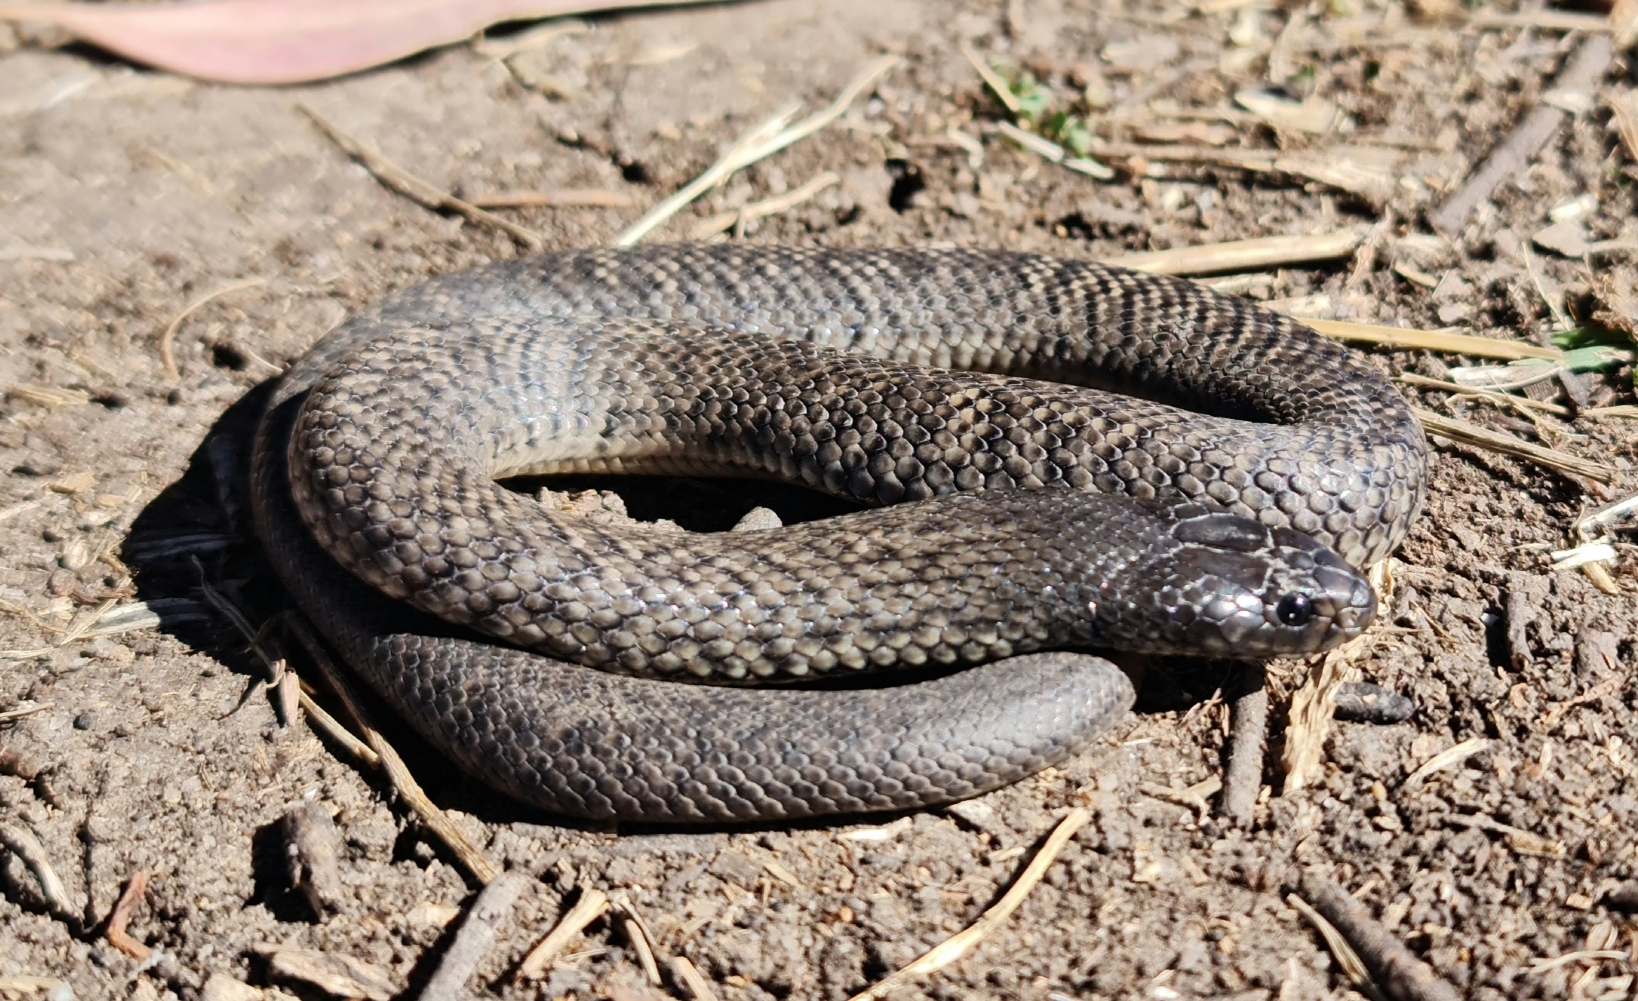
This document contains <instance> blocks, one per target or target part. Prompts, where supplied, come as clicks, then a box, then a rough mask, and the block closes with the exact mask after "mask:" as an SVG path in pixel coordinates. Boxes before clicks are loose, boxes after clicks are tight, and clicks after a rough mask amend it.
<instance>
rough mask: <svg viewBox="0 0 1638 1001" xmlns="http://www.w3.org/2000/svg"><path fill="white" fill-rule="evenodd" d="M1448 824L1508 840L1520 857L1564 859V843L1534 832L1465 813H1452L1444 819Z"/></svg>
mask: <svg viewBox="0 0 1638 1001" xmlns="http://www.w3.org/2000/svg"><path fill="white" fill-rule="evenodd" d="M1443 820H1444V822H1445V823H1447V824H1455V825H1456V826H1457V827H1469V828H1477V829H1478V830H1481V831H1491V832H1493V833H1496V834H1500V835H1503V836H1504V837H1506V838H1507V845H1508V847H1509V848H1512V849H1513V850H1514V851H1516V852H1518V853H1519V854H1520V855H1535V856H1537V857H1540V858H1563V857H1564V842H1562V841H1554V840H1553V839H1552V838H1544V837H1542V836H1541V835H1539V834H1536V833H1535V832H1534V831H1526V830H1525V829H1524V828H1522V827H1514V826H1512V825H1511V824H1504V823H1502V822H1500V821H1498V820H1492V819H1490V818H1489V817H1483V816H1474V815H1470V814H1465V813H1450V814H1446V815H1445V816H1444V818H1443Z"/></svg>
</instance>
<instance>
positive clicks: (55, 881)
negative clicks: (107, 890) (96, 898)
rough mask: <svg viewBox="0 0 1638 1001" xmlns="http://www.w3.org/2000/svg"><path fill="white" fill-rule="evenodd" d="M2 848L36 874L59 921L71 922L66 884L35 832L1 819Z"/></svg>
mask: <svg viewBox="0 0 1638 1001" xmlns="http://www.w3.org/2000/svg"><path fill="white" fill-rule="evenodd" d="M0 848H4V849H6V850H7V851H9V852H11V853H12V854H13V855H15V856H17V861H19V862H21V863H23V866H24V868H26V869H28V871H29V872H31V873H33V874H34V879H35V882H37V883H38V884H39V887H40V896H41V897H43V898H44V899H45V903H46V908H47V909H48V910H50V911H51V913H52V914H53V915H55V916H56V917H57V918H59V919H60V920H63V921H65V922H69V923H70V924H72V923H73V922H74V916H73V910H72V909H71V908H70V907H69V903H68V889H67V888H66V887H64V886H63V880H62V877H61V876H58V875H57V870H56V869H54V868H52V866H51V859H50V858H49V857H48V856H47V855H46V850H45V846H44V845H42V844H40V839H39V838H37V837H35V836H34V832H33V831H31V830H29V829H28V828H27V827H25V826H23V825H22V824H11V823H6V822H4V821H0Z"/></svg>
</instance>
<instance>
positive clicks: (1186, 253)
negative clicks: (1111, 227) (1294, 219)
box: [1103, 230, 1362, 275]
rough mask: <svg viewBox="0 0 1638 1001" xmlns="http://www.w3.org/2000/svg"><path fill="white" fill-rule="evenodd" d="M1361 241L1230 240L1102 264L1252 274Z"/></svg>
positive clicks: (1341, 251)
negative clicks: (1245, 272)
mask: <svg viewBox="0 0 1638 1001" xmlns="http://www.w3.org/2000/svg"><path fill="white" fill-rule="evenodd" d="M1361 239H1362V237H1361V236H1360V235H1359V234H1358V233H1356V232H1354V231H1353V230H1341V231H1339V232H1336V233H1325V234H1322V235H1319V236H1270V237H1262V238H1259V239H1255V240H1231V241H1229V242H1227V243H1208V244H1202V245H1201V246H1198V247H1180V248H1178V249H1176V250H1158V251H1155V252H1153V253H1149V254H1128V255H1126V256H1124V257H1111V258H1106V259H1105V260H1104V261H1103V263H1104V264H1110V265H1114V266H1115V267H1120V268H1130V269H1131V270H1133V271H1147V272H1150V273H1152V274H1160V275H1204V274H1212V273H1215V272H1219V271H1255V270H1257V269H1259V268H1267V267H1275V266H1278V265H1282V264H1299V263H1304V262H1308V261H1328V260H1332V259H1334V258H1337V257H1346V256H1347V255H1349V254H1351V253H1353V251H1354V248H1355V247H1357V246H1359V243H1360V240H1361Z"/></svg>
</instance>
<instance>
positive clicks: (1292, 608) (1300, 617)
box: [1274, 591, 1314, 626]
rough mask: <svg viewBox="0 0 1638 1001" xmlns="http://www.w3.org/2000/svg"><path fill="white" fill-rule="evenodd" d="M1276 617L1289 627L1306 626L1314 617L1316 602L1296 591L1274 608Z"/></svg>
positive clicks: (1282, 599)
mask: <svg viewBox="0 0 1638 1001" xmlns="http://www.w3.org/2000/svg"><path fill="white" fill-rule="evenodd" d="M1274 615H1275V617H1276V618H1278V619H1279V620H1280V621H1281V622H1283V623H1285V624H1286V625H1288V626H1305V625H1307V624H1308V620H1309V619H1312V618H1313V617H1314V601H1313V599H1312V598H1310V597H1308V595H1306V594H1303V593H1302V592H1301V591H1294V592H1292V593H1291V594H1288V595H1286V596H1284V597H1283V598H1281V599H1280V603H1279V604H1278V605H1275V606H1274Z"/></svg>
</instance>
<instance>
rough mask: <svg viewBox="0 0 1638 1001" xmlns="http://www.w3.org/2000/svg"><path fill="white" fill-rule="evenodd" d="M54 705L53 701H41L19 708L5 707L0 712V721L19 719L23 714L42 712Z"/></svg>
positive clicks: (31, 714) (8, 721) (30, 714)
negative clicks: (5, 708)
mask: <svg viewBox="0 0 1638 1001" xmlns="http://www.w3.org/2000/svg"><path fill="white" fill-rule="evenodd" d="M54 705H56V703H55V702H41V703H39V704H38V705H32V706H23V707H22V708H21V709H7V710H6V711H5V712H3V713H0V723H10V722H12V721H13V720H19V719H22V718H24V717H25V716H33V715H34V714H35V713H43V712H45V711H46V710H47V709H50V708H51V707H52V706H54Z"/></svg>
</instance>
